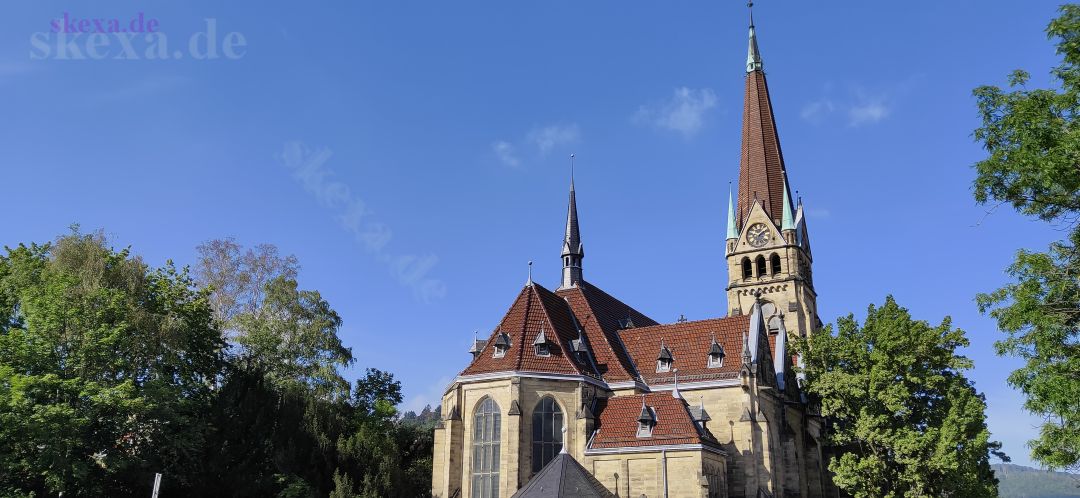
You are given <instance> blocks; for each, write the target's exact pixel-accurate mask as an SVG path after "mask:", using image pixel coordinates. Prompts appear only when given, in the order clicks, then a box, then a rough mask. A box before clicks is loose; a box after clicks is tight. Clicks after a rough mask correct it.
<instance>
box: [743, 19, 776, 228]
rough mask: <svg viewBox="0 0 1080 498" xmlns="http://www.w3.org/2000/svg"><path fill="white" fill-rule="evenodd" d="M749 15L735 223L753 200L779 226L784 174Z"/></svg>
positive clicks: (767, 93) (751, 204) (766, 85)
mask: <svg viewBox="0 0 1080 498" xmlns="http://www.w3.org/2000/svg"><path fill="white" fill-rule="evenodd" d="M762 67H763V66H762V62H761V52H760V51H759V50H758V40H757V32H756V29H755V27H754V18H753V14H751V16H750V42H749V49H748V53H747V57H746V91H745V93H744V96H743V125H742V128H743V130H742V153H741V155H740V158H739V192H738V197H739V210H738V222H739V225H740V226H745V224H746V218H747V216H749V214H750V208H751V207H752V206H753V202H754V200H755V199H757V200H758V201H759V202H760V203H761V205H762V207H763V208H764V209H765V212H766V213H768V215H769V217H770V218H772V219H773V222H774V223H775V224H776V225H777V226H779V225H780V224H781V216H782V215H783V211H784V205H783V202H784V195H785V193H786V191H787V172H786V170H785V169H784V155H783V154H782V153H781V152H780V138H779V136H778V135H777V132H776V121H775V119H774V118H773V111H772V101H771V98H770V97H769V86H768V84H767V83H766V82H765V71H764V70H763V69H762Z"/></svg>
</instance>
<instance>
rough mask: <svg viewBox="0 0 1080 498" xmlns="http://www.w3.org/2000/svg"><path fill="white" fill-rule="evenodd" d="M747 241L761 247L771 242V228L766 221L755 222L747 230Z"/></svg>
mask: <svg viewBox="0 0 1080 498" xmlns="http://www.w3.org/2000/svg"><path fill="white" fill-rule="evenodd" d="M746 241H747V242H749V243H750V245H752V246H754V247H761V246H763V245H765V244H768V243H769V228H768V227H766V226H765V224H764V223H754V224H753V225H750V229H748V230H747V231H746Z"/></svg>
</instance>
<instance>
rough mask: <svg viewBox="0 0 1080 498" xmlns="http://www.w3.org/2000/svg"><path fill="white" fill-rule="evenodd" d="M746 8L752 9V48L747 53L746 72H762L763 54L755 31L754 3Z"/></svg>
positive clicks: (748, 4)
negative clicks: (759, 49) (759, 48)
mask: <svg viewBox="0 0 1080 498" xmlns="http://www.w3.org/2000/svg"><path fill="white" fill-rule="evenodd" d="M746 7H747V8H748V9H750V46H749V48H748V49H747V53H746V72H748V73H752V72H754V71H760V70H761V52H759V51H758V46H757V34H756V33H755V31H754V2H749V3H747V4H746Z"/></svg>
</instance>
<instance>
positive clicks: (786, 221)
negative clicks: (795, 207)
mask: <svg viewBox="0 0 1080 498" xmlns="http://www.w3.org/2000/svg"><path fill="white" fill-rule="evenodd" d="M783 193H784V215H783V217H782V220H783V221H782V222H781V225H780V229H781V230H794V229H795V220H794V218H792V216H791V196H789V195H788V186H787V179H786V178H785V179H784V192H783Z"/></svg>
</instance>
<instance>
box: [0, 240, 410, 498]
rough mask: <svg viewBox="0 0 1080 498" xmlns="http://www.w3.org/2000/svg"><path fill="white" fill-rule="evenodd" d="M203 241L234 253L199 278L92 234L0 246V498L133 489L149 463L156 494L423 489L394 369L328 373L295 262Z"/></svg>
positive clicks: (329, 360) (318, 322)
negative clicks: (158, 482) (157, 483)
mask: <svg viewBox="0 0 1080 498" xmlns="http://www.w3.org/2000/svg"><path fill="white" fill-rule="evenodd" d="M230 244H231V246H230ZM202 247H216V248H218V249H221V248H228V251H224V252H226V253H231V254H234V255H238V256H236V257H237V259H236V261H226V260H225V259H223V258H220V257H219V256H220V255H221V254H222V251H216V252H213V255H214V257H219V258H218V259H217V260H216V261H215V262H213V263H212V264H211V262H208V261H200V263H199V266H198V268H200V272H205V269H206V268H232V270H229V271H220V272H218V273H217V274H216V275H217V276H216V277H214V278H215V279H216V280H212V279H209V278H207V274H205V273H200V275H199V278H198V281H201V282H206V285H205V286H202V287H200V286H198V285H196V279H195V278H193V277H192V276H190V275H189V274H188V272H187V270H184V269H177V268H175V267H174V266H173V265H172V264H171V263H169V264H166V266H164V267H162V268H150V267H148V266H147V265H146V264H145V263H143V262H142V260H140V259H139V258H138V257H135V256H132V255H131V254H130V251H129V250H127V249H124V250H120V251H115V250H113V249H111V248H109V246H108V244H107V241H106V240H105V238H104V237H103V236H102V235H100V233H97V234H89V235H87V234H82V233H79V232H77V231H76V232H74V233H72V234H70V235H67V236H63V237H60V238H58V239H57V241H56V242H55V243H52V244H45V245H34V244H31V245H29V246H26V245H20V246H18V247H16V248H14V249H10V248H9V249H8V250H7V254H6V255H3V256H0V495H2V496H55V495H56V494H58V493H60V492H63V493H64V495H65V496H119V497H124V496H145V494H146V493H147V492H148V490H149V487H150V484H151V482H152V479H153V474H154V473H155V472H161V473H162V474H163V475H164V484H163V492H165V493H167V494H169V495H172V496H238V497H239V496H260V497H261V496H281V497H316V496H328V495H331V494H333V496H378V497H398V496H400V497H415V496H422V495H424V493H426V492H427V490H428V489H429V486H428V484H429V483H428V482H427V478H428V476H430V465H431V461H430V454H431V444H432V443H431V432H430V429H431V427H430V426H427V427H423V426H421V424H418V423H416V421H415V420H410V421H403V420H400V417H399V416H398V413H397V410H396V408H395V406H396V405H397V404H398V403H400V402H401V385H400V383H398V382H397V381H396V380H394V377H393V375H391V374H389V373H387V372H382V371H379V370H375V369H368V370H367V372H366V373H365V374H364V375H363V376H362V377H361V378H360V379H359V380H358V381H356V383H355V384H350V383H349V382H348V381H347V380H345V378H344V377H343V376H342V374H341V371H340V369H341V368H342V367H346V366H348V365H351V364H352V362H353V358H352V354H351V351H350V350H349V349H348V348H346V347H345V346H344V345H343V344H342V341H341V340H340V338H339V337H338V335H337V333H338V329H339V327H340V326H341V318H340V317H339V316H338V315H337V313H336V312H335V311H334V310H333V309H332V308H331V307H330V305H329V303H327V302H326V300H324V299H323V298H322V297H321V295H320V294H319V293H318V292H316V291H309V290H300V289H299V286H298V284H297V282H296V279H295V276H296V275H295V268H297V266H298V265H297V263H296V260H295V258H293V257H291V256H290V257H287V258H282V257H280V256H278V255H277V250H276V248H273V246H259V248H258V249H257V250H256V251H248V252H245V251H243V249H242V248H241V247H240V246H239V245H237V244H235V242H231V241H229V242H228V243H225V242H224V241H220V242H217V243H208V244H207V245H204V246H202ZM200 251H201V252H204V253H205V250H203V249H200ZM245 255H246V256H245ZM204 256H205V254H204ZM245 258H246V260H247V262H244V260H245ZM251 272H255V273H257V274H249V273H251ZM210 282H214V283H210ZM252 282H259V286H260V289H258V290H253V289H252V288H251V286H252V285H254V284H252ZM217 285H221V286H222V287H220V288H219V287H216V286H217ZM222 289H225V290H224V291H223V290H222ZM238 289H240V290H239V291H238ZM225 293H232V295H230V296H226V295H224V294H225ZM226 329H228V330H230V332H229V333H228V334H226V333H224V332H223V331H224V330H226ZM429 412H430V411H429ZM414 419H415V417H414ZM418 476H422V477H423V478H422V479H420V478H418Z"/></svg>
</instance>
